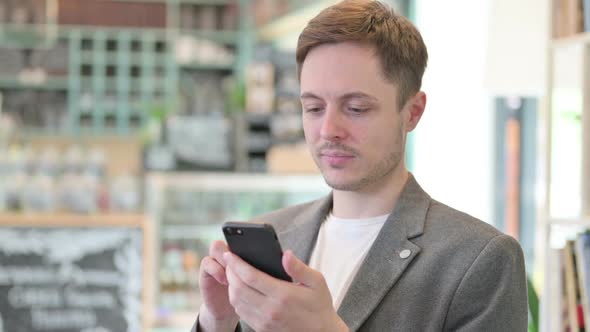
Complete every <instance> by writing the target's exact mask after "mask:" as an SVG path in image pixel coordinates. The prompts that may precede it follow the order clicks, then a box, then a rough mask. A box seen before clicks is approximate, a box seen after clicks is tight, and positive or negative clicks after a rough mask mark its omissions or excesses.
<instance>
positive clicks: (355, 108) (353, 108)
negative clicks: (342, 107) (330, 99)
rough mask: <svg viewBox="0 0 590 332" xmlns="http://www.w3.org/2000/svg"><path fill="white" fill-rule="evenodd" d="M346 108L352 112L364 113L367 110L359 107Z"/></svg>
mask: <svg viewBox="0 0 590 332" xmlns="http://www.w3.org/2000/svg"><path fill="white" fill-rule="evenodd" d="M348 110H349V111H350V112H352V113H357V114H360V113H364V112H366V111H367V108H360V107H348Z"/></svg>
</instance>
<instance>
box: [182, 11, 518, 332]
mask: <svg viewBox="0 0 590 332" xmlns="http://www.w3.org/2000/svg"><path fill="white" fill-rule="evenodd" d="M296 56H297V63H298V68H299V78H300V88H301V103H302V106H303V115H302V116H303V126H304V131H305V139H306V142H307V144H308V146H309V149H310V151H311V153H312V155H313V158H314V160H315V162H316V164H317V165H318V167H319V168H320V170H321V172H322V175H323V177H324V179H325V181H326V182H327V183H328V184H329V185H330V186H331V187H332V188H333V191H332V193H331V195H329V196H328V197H326V198H324V199H321V200H318V201H314V202H311V203H307V204H303V205H298V206H294V207H289V208H286V209H283V210H279V211H276V212H273V213H270V214H267V215H265V216H262V217H260V218H257V220H258V221H263V222H267V223H271V224H273V226H274V227H275V229H276V230H277V233H278V237H279V240H280V241H281V243H282V246H283V248H285V249H288V250H286V251H285V253H284V255H283V261H282V263H283V266H284V268H285V270H286V272H287V273H288V274H289V275H290V276H291V277H292V278H293V280H294V281H295V282H293V283H289V282H285V281H282V280H278V279H274V278H272V277H270V276H268V275H266V274H265V273H263V272H261V271H258V270H256V269H254V268H253V267H251V266H250V265H248V264H247V263H245V262H244V261H242V260H241V259H240V258H239V257H237V256H235V255H233V254H232V253H230V252H228V249H227V247H226V245H225V244H224V243H223V242H221V241H218V242H215V243H213V244H212V245H211V248H210V255H209V256H208V257H205V258H204V259H203V261H202V264H201V269H200V288H201V293H202V296H203V299H204V303H203V305H202V307H201V309H200V312H199V316H198V319H197V322H196V324H195V327H194V330H199V331H234V330H240V329H241V330H247V331H251V330H255V331H525V330H526V329H527V298H526V281H525V270H524V262H523V254H522V250H521V248H520V246H519V245H518V243H517V242H516V241H515V240H514V239H512V238H511V237H509V236H507V235H503V234H502V233H500V232H498V231H497V230H496V229H494V228H493V227H491V226H489V225H488V224H485V223H484V222H481V221H479V220H476V219H475V218H473V217H470V216H468V215H466V214H464V213H461V212H459V211H456V210H453V209H452V208H450V207H447V206H445V205H443V204H441V203H439V202H437V201H435V200H433V199H431V198H430V197H429V196H428V194H426V193H425V192H424V191H423V190H422V189H421V188H420V186H419V185H418V183H417V182H416V180H415V179H414V177H413V176H412V175H411V174H409V173H408V171H407V170H406V166H405V162H404V152H405V142H406V135H407V133H408V132H410V131H412V130H413V129H414V128H415V127H416V125H417V124H418V122H419V121H420V118H421V116H422V114H423V112H424V108H425V105H426V95H425V94H424V92H421V91H420V86H421V81H422V75H423V73H424V70H425V67H426V62H427V57H428V56H427V51H426V47H425V45H424V43H423V41H422V38H421V36H420V34H419V32H418V31H417V30H416V29H415V27H414V26H413V25H412V24H411V23H410V22H409V21H407V20H406V19H404V18H403V17H401V16H398V15H397V14H395V13H393V12H392V11H391V10H390V9H389V8H388V7H386V6H385V5H384V4H381V3H379V2H373V1H362V0H356V1H355V0H352V1H344V2H341V3H339V4H336V5H334V6H332V7H330V8H327V9H325V10H324V11H322V12H321V13H320V14H319V15H318V16H317V17H315V18H314V19H313V20H312V21H310V22H309V24H308V25H307V27H306V28H305V29H304V31H303V32H302V33H301V35H300V37H299V42H298V46H297V55H296ZM433 167H436V165H433Z"/></svg>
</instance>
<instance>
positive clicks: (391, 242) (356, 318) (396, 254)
mask: <svg viewBox="0 0 590 332" xmlns="http://www.w3.org/2000/svg"><path fill="white" fill-rule="evenodd" d="M429 204H430V197H429V196H428V194H426V193H425V192H424V191H423V190H422V188H420V186H419V185H418V183H417V182H416V180H415V179H414V177H413V176H412V175H411V174H410V177H409V178H408V181H407V182H406V185H405V186H404V189H403V191H402V193H401V195H400V198H399V200H398V202H397V204H396V207H395V209H394V211H393V212H392V213H391V215H390V216H389V218H388V219H387V221H386V222H385V224H384V225H383V228H382V229H381V231H380V232H379V235H377V238H376V239H375V242H374V243H373V245H372V246H371V249H370V250H369V252H368V254H367V256H366V258H365V261H364V262H363V263H362V265H361V267H360V269H359V271H358V272H357V275H356V276H355V278H354V280H353V282H352V284H351V285H350V287H349V289H348V292H347V293H346V295H345V297H344V299H343V300H342V304H341V305H340V308H339V309H338V314H339V315H340V317H341V318H342V319H343V320H344V321H345V322H346V324H347V325H348V327H349V328H350V330H351V331H356V330H358V329H359V328H360V326H361V325H362V324H363V323H364V322H365V320H366V319H367V318H368V317H369V315H370V314H371V313H372V312H373V310H375V308H376V307H377V305H378V304H379V303H380V302H381V300H382V299H383V297H384V296H385V295H386V294H387V292H388V291H389V290H390V289H391V288H392V287H393V285H394V284H395V283H396V281H397V280H398V279H399V278H400V276H401V275H402V274H403V273H404V271H405V270H406V268H407V267H408V266H409V264H410V263H411V262H412V260H414V258H415V257H416V256H417V255H418V254H419V253H420V247H418V246H417V245H415V244H414V243H412V242H411V241H410V239H412V238H414V237H416V236H419V235H421V234H422V232H423V229H424V221H425V218H426V213H427V210H428V206H429ZM314 243H315V238H314ZM405 250H409V251H410V252H409V256H407V253H408V252H407V251H405ZM402 251H404V253H403V254H401V253H402ZM400 254H401V255H400Z"/></svg>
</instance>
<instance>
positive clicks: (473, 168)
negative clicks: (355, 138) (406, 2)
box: [413, 0, 493, 222]
mask: <svg viewBox="0 0 590 332" xmlns="http://www.w3.org/2000/svg"><path fill="white" fill-rule="evenodd" d="M464 13H469V15H464ZM488 13H489V1H469V0H456V1H429V0H417V1H416V15H417V17H416V24H417V25H418V28H419V29H420V31H421V33H422V36H423V38H424V41H425V43H426V45H427V47H428V52H429V64H428V68H427V69H426V74H425V77H424V81H423V90H424V91H425V92H426V94H427V96H428V102H427V107H426V112H425V113H424V116H423V118H422V121H421V123H420V124H419V126H418V128H417V129H416V132H415V133H414V134H413V135H414V149H415V150H414V164H413V165H414V170H413V171H414V174H415V175H416V177H417V179H418V181H419V182H420V184H421V185H422V186H423V187H424V189H425V190H426V191H427V192H429V193H430V195H431V196H432V197H433V198H435V199H437V200H440V201H442V202H443V203H445V204H448V205H451V206H452V207H454V208H457V209H459V210H462V211H465V212H467V213H469V214H471V215H473V216H475V217H477V218H480V219H483V220H485V221H488V222H490V221H491V220H492V210H493V209H492V202H493V199H492V192H493V187H492V185H493V181H492V177H493V160H492V156H493V140H492V139H493V133H492V128H493V117H492V115H493V114H492V100H491V98H490V96H489V95H488V94H487V92H486V90H485V89H484V85H483V82H484V73H485V56H486V43H487V39H486V37H487V33H488Z"/></svg>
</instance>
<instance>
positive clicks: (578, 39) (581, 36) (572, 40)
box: [551, 32, 590, 48]
mask: <svg viewBox="0 0 590 332" xmlns="http://www.w3.org/2000/svg"><path fill="white" fill-rule="evenodd" d="M587 44H590V32H582V33H578V34H575V35H573V36H569V37H565V38H558V39H553V40H551V46H552V47H553V48H559V47H567V46H574V45H587Z"/></svg>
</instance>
